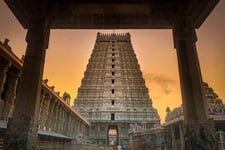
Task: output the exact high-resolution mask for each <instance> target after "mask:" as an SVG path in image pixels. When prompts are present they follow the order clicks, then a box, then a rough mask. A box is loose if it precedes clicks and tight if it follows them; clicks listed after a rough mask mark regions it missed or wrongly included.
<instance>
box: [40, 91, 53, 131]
mask: <svg viewBox="0 0 225 150" xmlns="http://www.w3.org/2000/svg"><path fill="white" fill-rule="evenodd" d="M46 94H47V93H46ZM51 98H52V97H51V96H50V95H49V94H47V95H46V99H45V103H44V105H45V108H44V110H43V113H44V114H45V115H43V118H42V119H43V122H44V128H43V129H44V130H46V129H47V124H48V119H49V115H50V100H51Z"/></svg>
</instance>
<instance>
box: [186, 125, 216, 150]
mask: <svg viewBox="0 0 225 150" xmlns="http://www.w3.org/2000/svg"><path fill="white" fill-rule="evenodd" d="M184 139H185V150H217V144H216V139H215V135H214V129H213V128H212V126H211V125H210V124H194V125H186V126H185V130H184Z"/></svg>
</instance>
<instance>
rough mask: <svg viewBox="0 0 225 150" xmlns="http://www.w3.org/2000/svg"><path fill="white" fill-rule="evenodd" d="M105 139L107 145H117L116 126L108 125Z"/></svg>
mask: <svg viewBox="0 0 225 150" xmlns="http://www.w3.org/2000/svg"><path fill="white" fill-rule="evenodd" d="M107 139H108V140H107V143H108V145H111V146H114V145H118V127H117V126H116V125H109V127H108V132H107Z"/></svg>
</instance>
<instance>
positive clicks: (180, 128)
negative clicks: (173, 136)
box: [179, 123, 184, 150]
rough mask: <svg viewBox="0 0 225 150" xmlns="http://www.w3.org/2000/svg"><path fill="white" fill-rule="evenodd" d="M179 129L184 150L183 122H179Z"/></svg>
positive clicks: (181, 145)
mask: <svg viewBox="0 0 225 150" xmlns="http://www.w3.org/2000/svg"><path fill="white" fill-rule="evenodd" d="M179 131H180V149H181V150H184V133H183V128H182V123H179Z"/></svg>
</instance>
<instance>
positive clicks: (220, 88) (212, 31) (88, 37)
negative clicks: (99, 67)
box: [0, 0, 225, 122]
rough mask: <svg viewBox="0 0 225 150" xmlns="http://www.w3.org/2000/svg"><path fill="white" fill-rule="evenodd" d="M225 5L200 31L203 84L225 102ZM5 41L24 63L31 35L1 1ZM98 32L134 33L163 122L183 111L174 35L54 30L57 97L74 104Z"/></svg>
mask: <svg viewBox="0 0 225 150" xmlns="http://www.w3.org/2000/svg"><path fill="white" fill-rule="evenodd" d="M224 14H225V1H223V0H221V1H220V2H219V4H218V5H217V7H216V8H215V9H214V10H213V12H212V13H211V15H210V16H209V17H208V18H207V20H206V21H205V22H204V23H203V25H202V26H201V27H200V29H198V30H197V36H198V41H197V48H198V55H199V60H200V65H201V71H202V76H203V80H204V81H205V82H208V84H209V85H210V86H211V87H212V88H213V89H214V90H215V92H216V93H217V94H218V95H219V97H220V98H221V99H222V100H223V101H224V102H225V19H224ZM0 20H1V23H0V40H1V41H4V39H5V38H9V40H10V42H9V45H10V46H11V47H12V49H13V52H14V53H15V54H16V55H17V56H18V57H21V56H22V55H23V54H24V53H25V49H26V42H25V36H26V30H24V29H23V28H22V26H21V25H20V24H19V22H18V21H17V20H16V18H15V17H14V15H13V14H12V13H11V12H10V10H9V9H8V8H7V6H6V4H5V3H4V2H3V0H0ZM97 32H104V33H124V32H130V33H131V40H132V45H133V48H134V50H135V53H136V55H137V58H138V62H139V64H140V66H141V71H142V73H143V76H144V78H145V80H146V86H147V87H148V89H149V95H150V97H151V98H152V100H153V106H154V107H155V108H156V109H158V112H159V114H160V117H161V121H162V122H164V120H165V110H166V107H167V106H169V107H170V108H172V109H173V108H174V107H178V106H180V104H181V93H180V85H179V76H178V65H177V58H176V50H175V49H174V45H173V37H172V31H171V30H51V36H50V43H49V48H48V49H47V54H46V60H45V70H44V75H43V78H48V79H49V85H50V86H52V85H54V86H55V91H60V92H61V95H62V94H63V92H64V91H67V92H68V93H70V95H71V97H72V100H73V99H74V98H75V97H76V94H77V88H78V87H79V86H80V81H81V79H82V78H83V74H84V71H85V69H86V65H87V63H88V59H89V58H90V54H91V52H92V49H93V47H94V43H95V39H96V34H97Z"/></svg>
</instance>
